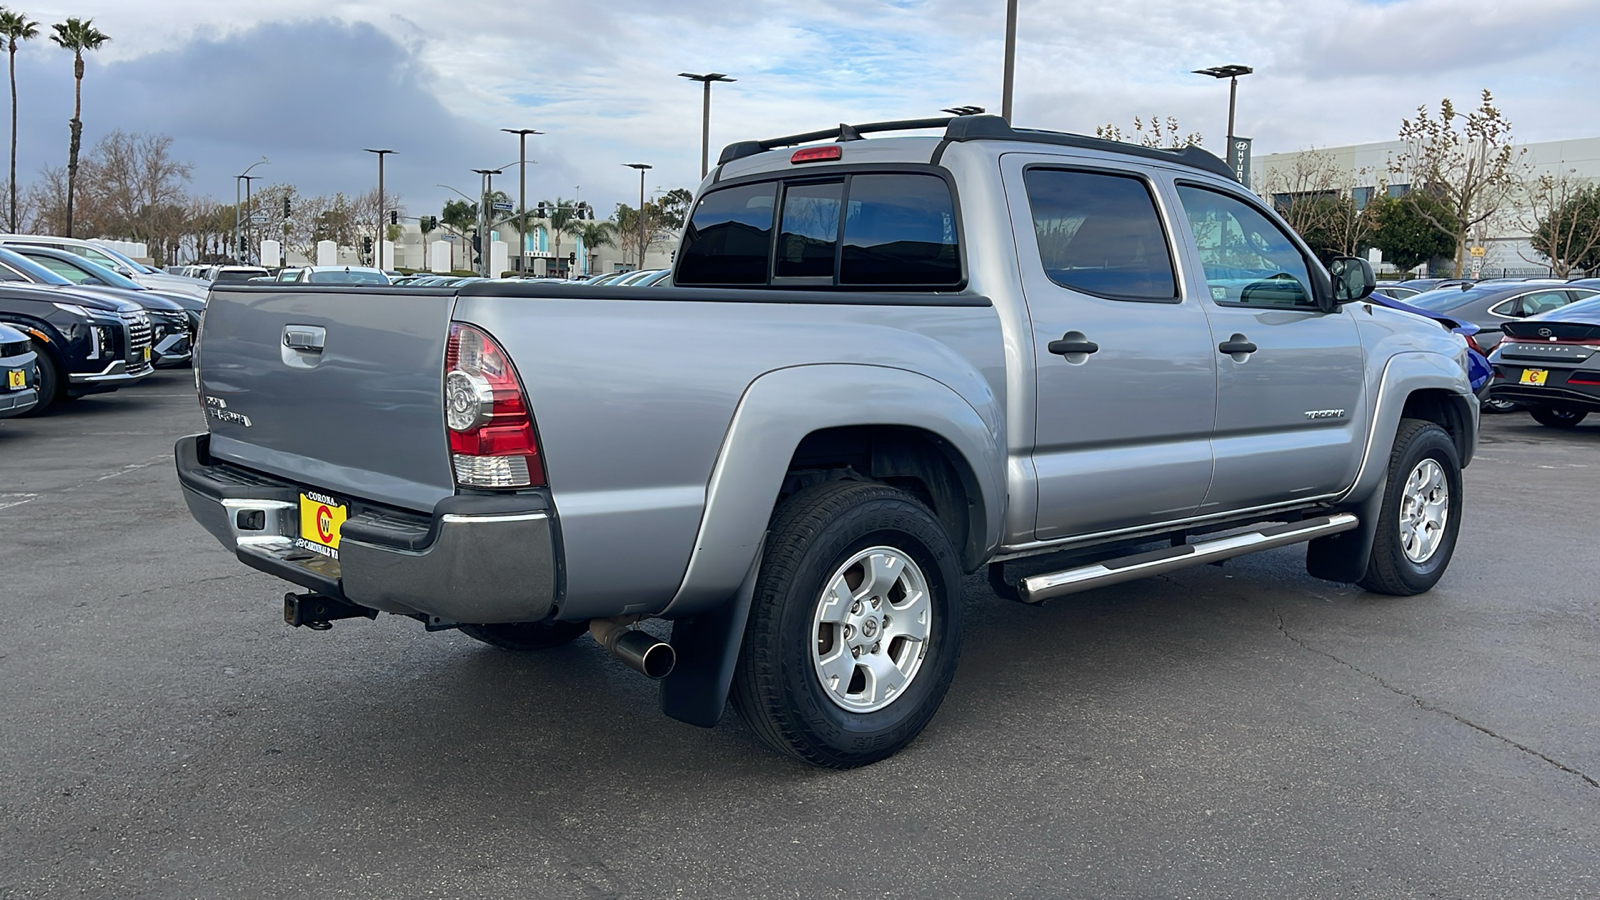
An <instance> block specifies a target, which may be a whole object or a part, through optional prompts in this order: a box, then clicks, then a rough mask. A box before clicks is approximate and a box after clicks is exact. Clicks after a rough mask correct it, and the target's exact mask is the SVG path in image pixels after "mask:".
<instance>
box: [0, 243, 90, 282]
mask: <svg viewBox="0 0 1600 900" xmlns="http://www.w3.org/2000/svg"><path fill="white" fill-rule="evenodd" d="M0 263H4V264H5V266H6V268H9V269H15V270H16V273H17V278H6V277H5V276H6V275H10V274H11V273H9V272H5V271H4V270H0V279H4V280H6V281H16V280H19V279H20V280H25V281H32V282H34V283H35V284H53V285H56V286H58V287H59V286H62V285H69V284H76V283H77V282H74V281H69V280H68V279H66V278H63V277H61V276H60V275H57V274H56V273H54V272H52V271H50V270H49V269H46V268H45V267H44V266H41V265H39V264H38V263H36V262H34V261H33V260H31V259H29V258H28V257H26V256H23V255H22V254H21V253H14V252H12V251H10V250H7V249H5V248H3V247H0Z"/></svg>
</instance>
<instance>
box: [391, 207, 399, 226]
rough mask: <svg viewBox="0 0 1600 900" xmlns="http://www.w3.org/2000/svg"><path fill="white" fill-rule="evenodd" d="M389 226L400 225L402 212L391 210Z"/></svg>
mask: <svg viewBox="0 0 1600 900" xmlns="http://www.w3.org/2000/svg"><path fill="white" fill-rule="evenodd" d="M389 224H390V225H399V224H400V210H398V209H391V210H389Z"/></svg>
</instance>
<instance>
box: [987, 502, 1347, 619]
mask: <svg viewBox="0 0 1600 900" xmlns="http://www.w3.org/2000/svg"><path fill="white" fill-rule="evenodd" d="M1358 524H1360V522H1359V520H1357V519H1356V517H1355V516H1353V515H1351V514H1350V513H1337V514H1335V515H1331V516H1319V517H1318V518H1315V519H1303V520H1301V521H1299V522H1290V523H1288V524H1287V525H1275V526H1273V527H1270V528H1262V529H1260V530H1258V531H1247V532H1244V533H1243V534H1232V535H1229V536H1227V537H1222V538H1217V539H1216V540H1211V541H1201V542H1199V543H1195V544H1182V545H1179V546H1177V547H1169V548H1166V549H1162V550H1152V551H1150V552H1149V553H1137V554H1134V555H1133V556H1124V557H1122V558H1120V559H1110V560H1106V561H1105V562H1100V563H1094V564H1093V565H1087V566H1078V567H1077V568H1073V569H1063V570H1062V571H1060V572H1047V573H1045V574H1043V575H1033V576H1030V577H1028V578H1024V579H1022V584H1021V585H1019V586H1018V589H1017V593H1018V594H1019V595H1020V596H1019V598H1018V599H1020V600H1021V601H1022V602H1023V603H1042V602H1044V601H1045V600H1049V599H1050V598H1052V597H1062V596H1065V595H1067V594H1076V593H1078V592H1079V591H1087V590H1089V589H1091V588H1097V587H1105V586H1106V585H1109V584H1120V583H1122V582H1124V581H1133V580H1134V579H1137V578H1148V577H1150V576H1151V575H1164V574H1166V573H1167V572H1175V571H1177V570H1178V569H1187V568H1188V567H1190V566H1199V565H1205V564H1206V563H1214V562H1221V561H1222V560H1224V559H1232V558H1233V557H1235V556H1243V555H1244V554H1246V553H1254V552H1256V551H1257V550H1271V549H1272V548H1274V547H1284V546H1288V545H1289V544H1298V543H1302V542H1304V541H1309V540H1312V539H1314V538H1320V537H1327V536H1328V535H1330V534H1338V533H1339V532H1341V531H1349V530H1350V529H1352V528H1355V527H1356V526H1357V525H1358Z"/></svg>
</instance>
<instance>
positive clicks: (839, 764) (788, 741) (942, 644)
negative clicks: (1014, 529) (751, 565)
mask: <svg viewBox="0 0 1600 900" xmlns="http://www.w3.org/2000/svg"><path fill="white" fill-rule="evenodd" d="M960 591H961V571H960V567H959V565H958V563H957V560H956V552H955V548H954V547H953V546H951V543H950V539H949V537H948V536H947V535H946V534H945V531H944V528H943V527H942V526H941V525H940V524H939V520H938V519H936V518H934V516H933V514H932V513H931V512H929V511H928V509H927V507H925V506H923V505H922V504H921V503H919V502H918V501H917V500H916V498H914V497H912V496H911V495H909V494H907V493H905V492H904V491H900V490H897V489H895V488H892V487H889V486H887V485H882V484H873V483H867V482H854V481H836V482H829V483H826V484H820V485H817V486H815V487H812V488H809V489H807V490H805V491H802V492H801V493H799V494H796V495H795V496H793V497H790V498H789V499H787V500H785V501H784V502H783V503H782V504H781V505H780V506H779V507H778V510H777V512H776V513H774V515H773V518H772V523H771V526H770V530H769V532H768V534H767V541H766V550H765V553H764V555H763V557H762V563H761V573H760V576H759V578H758V581H757V583H756V592H755V597H754V602H753V604H752V606H751V611H750V621H749V624H748V625H747V626H746V629H745V637H744V644H743V646H742V647H741V649H740V656H739V665H738V669H737V671H736V672H735V675H734V681H733V692H732V699H733V704H734V708H735V709H737V710H738V711H739V714H740V715H741V716H743V717H744V719H745V721H746V722H748V723H749V725H750V727H751V728H752V729H753V730H754V731H755V732H756V734H758V735H760V737H761V738H762V740H764V741H766V742H767V743H768V744H771V745H772V746H773V747H774V748H776V749H778V750H781V751H783V752H785V753H788V754H789V755H791V756H794V757H797V758H799V759H801V760H804V761H806V762H809V763H811V764H813V765H818V766H826V767H828V768H836V769H847V768H853V767H855V766H863V765H867V764H869V763H873V762H877V761H878V760H880V759H884V758H885V757H888V756H891V755H893V754H894V753H896V752H897V751H899V750H900V749H901V748H902V747H904V746H906V745H907V744H909V743H910V742H911V741H912V740H913V739H914V738H915V737H916V736H917V735H918V734H919V733H920V732H921V731H922V729H923V728H924V727H925V726H926V725H927V724H928V721H929V720H930V719H932V718H933V714H934V713H935V712H936V711H937V710H938V709H939V704H940V703H941V702H942V701H943V700H944V695H945V691H946V690H947V689H948V688H949V686H950V680H951V679H952V678H953V677H954V675H955V669H956V661H957V660H958V659H959V658H960V655H961V594H960Z"/></svg>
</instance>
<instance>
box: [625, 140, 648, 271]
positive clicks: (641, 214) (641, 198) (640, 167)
mask: <svg viewBox="0 0 1600 900" xmlns="http://www.w3.org/2000/svg"><path fill="white" fill-rule="evenodd" d="M623 165H625V166H627V167H628V168H630V169H638V170H639V271H641V272H642V271H644V244H645V240H644V173H645V171H646V170H647V169H649V168H651V166H650V164H649V163H623Z"/></svg>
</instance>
